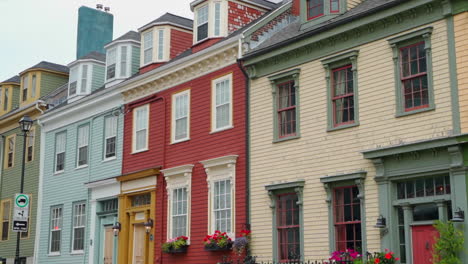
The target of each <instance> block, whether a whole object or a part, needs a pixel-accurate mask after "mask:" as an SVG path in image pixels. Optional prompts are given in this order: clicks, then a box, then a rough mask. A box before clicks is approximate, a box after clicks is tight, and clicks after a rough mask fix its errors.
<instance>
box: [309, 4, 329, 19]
mask: <svg viewBox="0 0 468 264" xmlns="http://www.w3.org/2000/svg"><path fill="white" fill-rule="evenodd" d="M323 1H326V0H307V19H308V20H311V19H314V18H316V17H319V16H323Z"/></svg>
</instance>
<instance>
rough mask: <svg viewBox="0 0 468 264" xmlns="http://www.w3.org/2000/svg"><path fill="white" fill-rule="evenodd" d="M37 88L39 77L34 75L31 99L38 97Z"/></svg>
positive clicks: (32, 77)
mask: <svg viewBox="0 0 468 264" xmlns="http://www.w3.org/2000/svg"><path fill="white" fill-rule="evenodd" d="M36 86H37V75H36V74H33V75H32V76H31V98H35V97H36Z"/></svg>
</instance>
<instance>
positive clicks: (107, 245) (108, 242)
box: [103, 226, 114, 264]
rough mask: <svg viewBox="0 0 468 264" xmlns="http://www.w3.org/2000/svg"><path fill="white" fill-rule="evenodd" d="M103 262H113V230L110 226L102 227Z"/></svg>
mask: <svg viewBox="0 0 468 264" xmlns="http://www.w3.org/2000/svg"><path fill="white" fill-rule="evenodd" d="M103 245H104V247H103V251H104V252H103V253H104V254H103V255H104V264H113V263H114V258H113V256H114V231H113V230H112V226H106V227H104V243H103Z"/></svg>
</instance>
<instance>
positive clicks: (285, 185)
mask: <svg viewBox="0 0 468 264" xmlns="http://www.w3.org/2000/svg"><path fill="white" fill-rule="evenodd" d="M304 185H305V180H302V179H299V180H296V181H288V182H279V183H273V184H269V185H265V189H266V190H267V191H277V190H284V189H289V188H304Z"/></svg>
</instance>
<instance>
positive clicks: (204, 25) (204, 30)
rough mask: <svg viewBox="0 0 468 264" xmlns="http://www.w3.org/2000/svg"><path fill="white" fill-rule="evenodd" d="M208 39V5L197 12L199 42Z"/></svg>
mask: <svg viewBox="0 0 468 264" xmlns="http://www.w3.org/2000/svg"><path fill="white" fill-rule="evenodd" d="M207 37H208V5H205V6H203V7H200V8H199V9H198V12H197V41H200V40H203V39H206V38H207Z"/></svg>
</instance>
